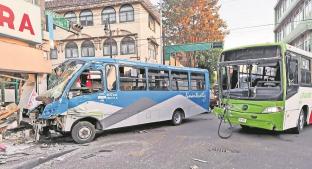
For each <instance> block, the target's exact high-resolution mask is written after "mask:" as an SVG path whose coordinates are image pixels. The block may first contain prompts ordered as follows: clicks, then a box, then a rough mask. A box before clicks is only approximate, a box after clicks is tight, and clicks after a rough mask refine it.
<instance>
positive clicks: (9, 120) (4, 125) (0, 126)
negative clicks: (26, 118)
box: [0, 103, 19, 134]
mask: <svg viewBox="0 0 312 169" xmlns="http://www.w3.org/2000/svg"><path fill="white" fill-rule="evenodd" d="M18 111H19V108H18V106H17V105H16V104H15V103H12V104H9V105H7V106H5V107H0V134H2V133H4V132H5V131H6V130H8V129H13V128H16V127H18V122H17V120H18Z"/></svg>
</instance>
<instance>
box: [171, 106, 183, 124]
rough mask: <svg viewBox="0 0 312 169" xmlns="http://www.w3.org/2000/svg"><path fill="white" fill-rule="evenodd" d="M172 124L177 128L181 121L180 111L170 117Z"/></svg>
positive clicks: (181, 114)
mask: <svg viewBox="0 0 312 169" xmlns="http://www.w3.org/2000/svg"><path fill="white" fill-rule="evenodd" d="M171 121H172V124H173V125H174V126H178V125H180V124H181V123H182V121H183V113H182V112H181V111H178V110H177V111H175V112H174V113H173V115H172V120H171Z"/></svg>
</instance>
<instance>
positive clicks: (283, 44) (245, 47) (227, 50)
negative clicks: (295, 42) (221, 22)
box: [223, 43, 286, 52]
mask: <svg viewBox="0 0 312 169" xmlns="http://www.w3.org/2000/svg"><path fill="white" fill-rule="evenodd" d="M285 45H286V44H285V43H261V44H254V45H246V46H240V47H236V48H231V49H226V50H224V51H223V52H229V51H234V50H241V49H247V48H255V47H266V46H280V47H282V48H283V47H285Z"/></svg>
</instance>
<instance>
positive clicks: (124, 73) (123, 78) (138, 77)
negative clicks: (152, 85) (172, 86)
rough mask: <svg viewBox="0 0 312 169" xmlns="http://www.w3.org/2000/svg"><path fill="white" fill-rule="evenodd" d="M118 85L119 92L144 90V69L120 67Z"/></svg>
mask: <svg viewBox="0 0 312 169" xmlns="http://www.w3.org/2000/svg"><path fill="white" fill-rule="evenodd" d="M119 75H120V77H119V84H120V90H121V91H143V90H146V86H147V83H146V72H145V69H144V68H139V67H130V66H120V67H119Z"/></svg>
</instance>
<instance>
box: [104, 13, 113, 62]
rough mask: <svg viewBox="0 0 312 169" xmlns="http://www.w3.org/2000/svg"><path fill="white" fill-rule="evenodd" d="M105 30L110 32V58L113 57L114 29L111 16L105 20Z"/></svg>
mask: <svg viewBox="0 0 312 169" xmlns="http://www.w3.org/2000/svg"><path fill="white" fill-rule="evenodd" d="M104 31H105V32H109V53H110V58H113V45H112V42H113V40H112V29H111V25H110V22H109V18H107V19H106V21H105V26H104Z"/></svg>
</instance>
